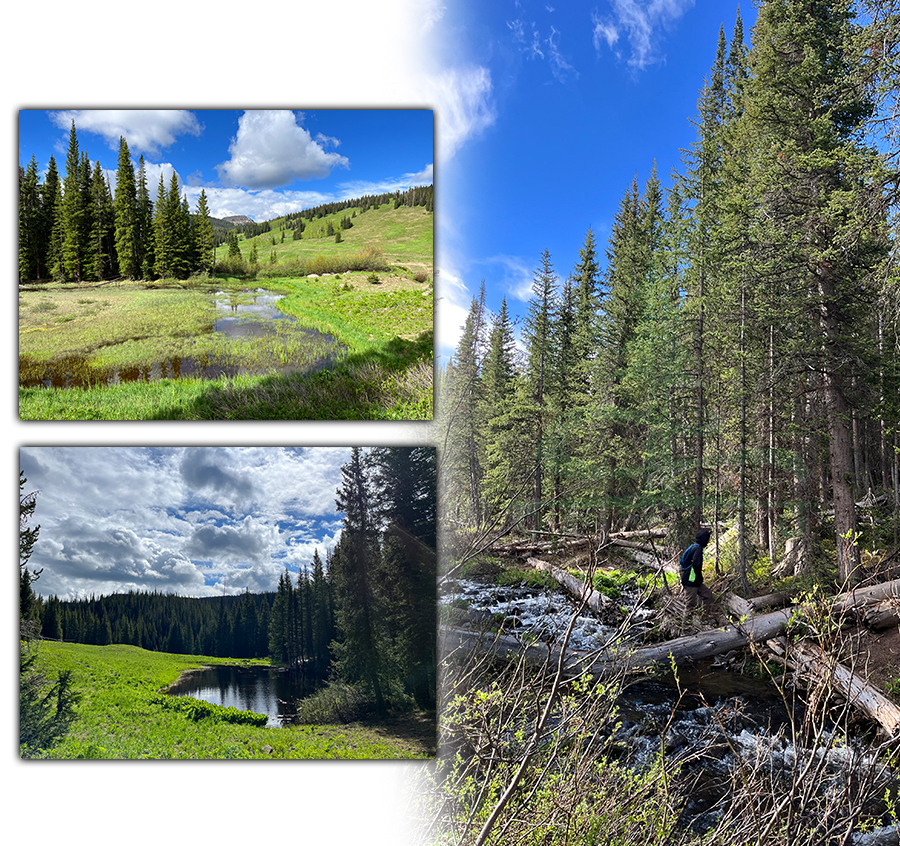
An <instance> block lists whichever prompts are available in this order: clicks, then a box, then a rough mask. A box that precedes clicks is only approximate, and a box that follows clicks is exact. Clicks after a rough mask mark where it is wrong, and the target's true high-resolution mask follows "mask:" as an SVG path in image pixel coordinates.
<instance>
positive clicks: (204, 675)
mask: <svg viewBox="0 0 900 846" xmlns="http://www.w3.org/2000/svg"><path fill="white" fill-rule="evenodd" d="M314 690H315V687H314V685H313V684H312V683H311V682H310V681H308V680H307V679H304V677H303V676H302V675H300V674H298V673H289V672H288V671H287V670H282V669H277V668H275V667H242V666H236V665H223V666H216V667H206V668H205V669H203V670H198V671H196V672H190V673H186V674H185V675H183V676H182V677H181V678H180V679H178V681H177V682H175V684H173V685H172V686H171V687H170V688H169V689H168V690H167V691H166V692H167V693H169V694H170V695H173V696H191V697H193V698H194V699H202V700H203V701H205V702H211V703H212V704H214V705H225V706H230V707H232V708H237V709H239V710H241V711H253V712H254V713H256V714H266V715H267V716H268V717H269V723H268V725H269V726H272V727H280V726H283V725H285V724H287V723H290V722H291V721H292V720H293V719H294V718H295V717H296V713H297V711H296V706H295V702H296V701H297V700H298V699H302V698H303V697H305V696H309V694H311V693H313V692H314Z"/></svg>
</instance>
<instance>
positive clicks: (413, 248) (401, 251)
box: [216, 203, 434, 277]
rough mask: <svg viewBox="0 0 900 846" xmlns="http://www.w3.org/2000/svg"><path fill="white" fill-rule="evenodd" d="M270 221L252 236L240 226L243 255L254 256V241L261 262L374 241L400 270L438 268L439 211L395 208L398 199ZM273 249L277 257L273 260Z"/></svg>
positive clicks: (350, 249) (337, 251)
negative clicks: (436, 228) (344, 224)
mask: <svg viewBox="0 0 900 846" xmlns="http://www.w3.org/2000/svg"><path fill="white" fill-rule="evenodd" d="M342 219H344V220H349V222H350V223H351V226H350V227H349V228H341V220H342ZM299 220H302V221H303V227H304V228H303V232H302V234H301V236H300V238H299V239H298V240H295V237H294V233H295V228H296V227H297V225H298V221H299ZM268 225H269V227H270V229H269V231H267V232H263V233H262V234H258V235H255V236H252V237H249V236H248V234H246V233H245V232H244V231H242V230H245V229H247V228H249V227H241V228H239V230H238V232H239V234H238V246H239V247H240V250H241V255H242V256H243V258H244V259H245V260H249V259H250V255H251V252H252V249H253V245H254V244H255V245H256V252H257V262H258V264H259V265H260V266H261V267H265V266H266V265H267V264H272V263H282V262H285V261H288V260H291V259H298V258H300V259H304V258H310V257H312V256H316V255H323V254H327V255H336V256H340V255H345V254H354V253H358V252H359V251H360V250H361V249H362V248H364V247H375V248H376V249H379V250H380V251H381V253H382V256H383V259H384V262H385V263H386V264H388V265H391V266H392V267H395V268H396V269H397V270H400V271H401V272H408V273H409V274H410V275H414V274H415V273H417V272H424V273H427V274H428V276H429V277H431V276H432V274H433V272H434V213H433V212H431V211H427V210H426V209H425V207H423V206H406V205H401V206H399V207H396V208H395V207H394V204H393V203H382V204H380V205H378V206H377V207H369V208H368V209H366V210H365V211H363V210H362V208H361V206H355V205H354V206H351V207H349V208H346V209H342V210H341V211H336V212H333V213H331V214H327V215H324V216H322V217H315V218H311V219H310V218H306V217H303V216H301V217H300V218H297V217H294V216H292V217H289V218H286V217H281V218H276V219H275V220H271V221H269V222H268ZM329 225H330V229H329ZM259 226H260V224H257V226H256V227H254V228H259ZM329 231H330V232H331V233H332V234H329ZM337 233H340V242H336V237H337ZM227 251H228V247H227V245H225V244H223V245H220V246H219V247H217V249H216V258H217V259H221V258H224V257H225V256H226V255H227ZM273 252H274V254H275V262H272V254H273Z"/></svg>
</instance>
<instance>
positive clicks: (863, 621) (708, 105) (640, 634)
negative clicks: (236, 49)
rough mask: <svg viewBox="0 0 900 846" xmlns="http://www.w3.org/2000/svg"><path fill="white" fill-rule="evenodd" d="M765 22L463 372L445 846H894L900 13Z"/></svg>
mask: <svg viewBox="0 0 900 846" xmlns="http://www.w3.org/2000/svg"><path fill="white" fill-rule="evenodd" d="M756 6H757V8H758V17H757V19H756V22H755V24H754V27H753V31H752V33H745V32H744V27H743V21H742V19H741V17H740V14H738V16H737V19H736V20H735V22H734V24H733V28H732V29H731V32H730V35H729V33H728V32H727V30H726V28H725V26H723V27H722V28H721V29H720V32H719V37H718V42H717V44H710V45H708V48H709V50H710V57H711V58H712V64H711V68H710V71H709V74H708V77H707V78H706V80H705V81H704V82H703V85H702V88H700V89H699V90H700V93H699V97H698V101H697V108H696V113H695V114H694V115H693V117H692V124H693V126H694V127H695V135H694V140H693V143H691V144H690V146H689V147H688V148H687V149H685V150H683V151H682V154H681V157H680V164H679V166H678V167H677V169H676V171H675V172H673V173H672V174H670V175H669V176H668V179H666V177H664V176H661V175H660V174H659V173H658V172H657V171H656V168H655V166H653V168H652V169H650V165H651V163H650V162H647V163H646V164H645V167H647V168H648V171H649V176H648V178H647V179H646V180H645V181H643V182H641V181H639V180H638V179H635V180H633V181H632V182H631V184H629V185H623V186H622V189H623V190H622V195H621V200H620V201H619V203H618V207H617V212H616V214H615V218H614V222H613V225H612V226H611V230H610V233H609V237H608V240H607V241H606V243H605V244H603V243H599V242H598V239H597V237H596V235H595V233H594V232H593V231H592V230H591V229H587V231H586V232H584V231H582V232H581V233H573V234H572V237H573V247H574V246H576V245H578V244H580V250H579V252H578V259H577V261H576V262H575V264H574V266H573V267H571V268H559V267H557V266H555V265H554V260H553V256H552V255H551V254H550V253H549V252H548V251H547V250H544V251H543V252H542V253H541V254H540V259H539V261H538V263H537V266H536V267H535V268H534V272H533V284H532V295H531V297H530V299H529V301H528V304H527V311H526V312H525V314H524V316H523V318H522V320H521V322H517V321H516V320H515V319H514V318H513V317H512V315H511V309H510V308H509V303H508V302H507V301H506V300H505V299H504V300H503V301H502V302H501V303H499V304H494V306H493V308H491V307H489V305H488V296H487V292H488V290H489V289H488V288H487V285H486V283H485V282H482V284H481V288H480V291H479V292H478V293H477V294H476V295H475V296H474V297H473V299H472V302H471V306H470V308H469V311H468V316H467V318H466V320H465V324H464V326H463V331H462V334H461V337H460V340H459V342H458V345H457V347H456V350H455V353H454V355H453V357H452V359H451V360H450V362H449V363H448V364H447V366H446V367H444V368H443V369H442V371H441V372H440V385H439V398H440V404H439V409H438V410H439V416H438V420H437V425H436V430H437V438H438V444H439V448H440V449H441V473H442V475H441V515H442V549H443V551H444V557H443V558H442V568H441V570H442V575H443V581H442V588H443V590H444V592H445V593H446V602H445V605H443V606H442V608H441V615H442V616H441V621H442V626H443V628H442V634H443V636H444V637H445V638H446V642H448V643H451V644H453V646H454V647H455V649H453V650H448V652H447V653H446V654H445V655H444V661H443V663H442V673H445V675H443V676H442V677H443V678H444V680H445V681H444V685H445V686H444V688H443V691H444V692H445V693H446V699H445V701H444V710H443V712H442V713H443V723H442V726H446V727H447V728H446V733H445V735H442V744H444V751H445V752H446V755H445V757H444V758H443V759H442V761H441V762H440V763H439V765H438V766H437V767H436V768H435V771H434V773H432V774H428V775H425V776H423V778H422V784H423V790H422V793H423V797H424V799H423V802H422V804H423V808H424V810H423V814H424V815H425V816H426V817H427V818H428V820H429V822H428V824H429V826H430V827H431V830H433V831H437V832H439V834H438V836H437V837H436V840H435V842H438V843H446V844H450V843H452V844H454V846H463V844H475V846H482V844H490V843H512V842H516V843H541V844H547V843H554V844H585V845H586V844H593V843H599V842H603V843H607V844H623V846H624V844H632V843H648V844H649V843H659V844H662V843H665V844H684V846H687V844H700V843H703V844H706V846H719V844H721V846H734V844H755V846H763V844H766V846H776V844H777V846H798V844H805V846H822V845H823V844H839V843H841V844H847V843H873V844H874V843H877V844H888V843H890V844H896V843H897V836H898V830H900V828H898V825H900V815H898V804H897V803H898V798H900V778H898V772H900V761H898V757H897V749H898V747H897V737H898V734H900V678H898V676H900V671H898V665H897V660H896V655H897V654H898V650H900V631H898V628H897V623H898V619H900V617H898V615H897V613H896V610H897V608H898V597H900V264H898V238H900V227H898V211H900V206H898V200H900V120H898V118H900V97H898V92H900V85H898V80H900V76H898V72H900V6H898V4H897V2H896V0H860V2H848V0H759V2H757V3H756ZM698 82H699V81H698ZM575 131H577V125H576V129H575ZM579 199H580V198H579ZM536 202H537V200H536ZM540 246H541V245H539V244H538V245H535V248H536V250H538V249H540ZM488 284H489V283H488ZM695 537H696V538H697V545H696V546H689V544H691V542H692V541H693V540H694V538H695ZM707 539H708V545H706V547H705V550H704V545H705V542H706V540H707ZM686 549H691V550H694V552H692V555H696V556H698V559H699V560H700V561H702V569H703V571H704V576H702V577H701V580H700V582H699V583H696V582H695V583H693V584H692V583H691V582H690V579H689V575H690V576H695V575H696V573H695V570H694V569H693V568H687V569H685V568H684V567H683V565H682V564H681V561H682V560H683V559H682V558H681V555H682V552H683V551H685V550H686ZM703 590H705V591H706V593H705V594H704V593H702V592H701V591H703ZM692 591H693V593H692ZM534 597H537V598H538V599H537V600H535V599H534ZM560 597H562V599H560ZM691 600H696V602H695V603H692V601H691ZM559 607H562V608H563V609H564V610H563V611H557V610H556V609H557V608H559ZM544 609H547V610H544ZM551 609H552V613H551ZM773 609H775V610H773ZM486 612H488V613H490V614H491V619H492V623H491V624H488V626H490V627H489V628H486V624H485V623H484V620H483V615H484V614H485V613H486ZM878 613H884V615H885V616H884V617H883V618H881V619H876V614H878ZM526 616H527V617H529V620H528V621H527V623H526V622H525V618H526ZM487 644H490V648H488V646H487ZM498 655H502V656H503V658H504V659H507V660H497V656H498ZM888 714H890V715H891V716H890V718H888V717H887V715H888Z"/></svg>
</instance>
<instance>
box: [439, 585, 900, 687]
mask: <svg viewBox="0 0 900 846" xmlns="http://www.w3.org/2000/svg"><path fill="white" fill-rule="evenodd" d="M892 596H894V597H900V579H895V580H894V581H891V582H884V583H882V584H879V585H873V586H872V587H868V588H858V589H855V590H853V591H849V592H848V593H845V594H841V595H840V596H838V597H836V598H835V599H834V601H833V602H832V603H831V607H832V611H834V612H836V613H838V614H843V613H848V612H849V611H851V610H852V609H853V608H854V607H858V606H859V605H864V604H867V603H869V602H874V601H877V600H879V599H886V598H888V597H892ZM797 610H798V609H797V607H796V606H791V607H789V608H782V609H779V610H776V611H770V612H768V613H767V614H761V615H759V616H757V617H749V618H747V619H744V620H740V621H738V622H737V623H729V624H728V625H726V626H724V627H723V628H718V629H711V630H706V631H703V632H700V633H698V634H693V635H685V636H683V637H678V638H674V639H673V640H668V641H665V642H664V643H659V644H654V645H652V646H643V647H640V648H637V649H631V650H629V651H626V650H624V649H621V650H618V651H616V650H612V651H607V652H605V653H603V654H602V655H600V656H597V655H595V654H590V655H589V654H585V653H576V652H575V651H574V650H569V653H570V655H569V656H567V660H566V665H567V667H570V668H571V669H572V671H573V672H578V671H586V672H589V673H591V674H592V675H594V676H608V675H609V674H611V673H615V672H619V671H624V672H626V673H633V672H641V671H653V670H655V669H658V668H663V669H668V667H669V666H670V665H671V663H672V662H673V661H674V663H675V664H683V663H685V662H687V661H697V660H703V659H706V658H713V657H715V656H716V655H721V654H723V653H725V652H730V651H731V650H734V649H743V648H745V647H746V646H748V645H749V644H750V643H757V642H764V641H766V640H769V639H770V638H774V637H776V636H777V635H779V634H781V633H782V631H783V630H784V627H785V626H786V625H787V623H788V621H789V620H790V619H791V617H792V616H793V615H794V614H795V613H796V612H797ZM458 632H459V636H457V635H453V634H452V632H451V630H449V629H448V630H447V633H448V638H449V639H448V644H450V645H453V644H454V643H455V646H454V648H457V647H459V646H462V645H464V644H465V643H469V644H474V643H478V644H481V646H484V642H485V641H484V637H483V635H480V634H479V633H477V632H474V633H473V632H464V631H463V630H458ZM490 651H492V652H495V653H496V654H498V655H499V654H505V655H510V654H521V653H523V652H524V653H528V654H526V660H531V659H532V658H534V659H535V660H546V659H547V657H548V648H547V647H546V645H545V644H541V645H539V644H527V645H526V644H523V642H522V641H520V640H519V639H518V638H513V637H509V636H497V637H496V638H493V640H492V642H491V644H490ZM557 657H558V656H557Z"/></svg>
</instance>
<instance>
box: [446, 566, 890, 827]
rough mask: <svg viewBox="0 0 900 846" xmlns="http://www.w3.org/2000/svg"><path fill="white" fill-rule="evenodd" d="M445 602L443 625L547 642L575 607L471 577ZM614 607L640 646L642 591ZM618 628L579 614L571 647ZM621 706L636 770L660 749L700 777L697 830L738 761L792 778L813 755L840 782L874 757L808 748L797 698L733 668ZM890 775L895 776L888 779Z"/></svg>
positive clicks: (547, 594)
mask: <svg viewBox="0 0 900 846" xmlns="http://www.w3.org/2000/svg"><path fill="white" fill-rule="evenodd" d="M440 602H441V604H442V606H444V607H445V608H446V609H447V610H446V611H445V613H444V615H442V616H443V617H444V618H445V619H447V618H448V612H449V613H450V614H451V616H450V617H449V619H451V620H452V619H453V616H452V615H454V614H455V615H457V616H460V615H462V616H465V617H466V618H467V619H468V620H470V621H472V622H473V623H474V624H475V625H476V626H485V627H488V628H490V627H491V626H496V625H498V624H501V623H502V625H503V627H504V630H506V631H508V632H510V631H511V632H515V633H517V634H520V635H521V634H527V635H528V636H535V637H538V638H540V639H543V640H558V639H559V637H560V636H561V635H562V634H563V633H564V632H565V629H566V627H567V626H568V625H569V622H570V620H571V618H572V613H573V607H572V602H571V600H570V599H569V598H568V597H567V596H566V595H565V594H564V593H563V592H562V591H555V590H547V589H543V588H532V587H527V586H524V585H522V586H514V587H508V586H497V585H493V584H489V583H483V582H478V581H472V580H460V581H458V582H454V583H452V585H450V586H449V587H448V588H446V589H445V591H444V593H443V595H442V597H441V599H440ZM618 603H619V604H620V605H621V606H622V615H621V616H622V618H624V615H625V612H626V611H630V612H631V614H632V620H633V621H634V623H635V625H634V627H633V628H632V629H630V630H629V633H628V635H627V638H628V640H629V641H631V642H635V645H637V643H636V641H640V639H641V638H642V636H643V634H644V633H646V632H647V631H648V630H649V629H650V628H651V627H652V621H651V617H652V611H650V610H648V609H646V608H642V607H640V595H639V593H638V592H636V591H629V590H627V589H626V590H625V591H623V593H622V595H621V596H620V597H619V600H618ZM451 609H455V610H453V611H451ZM617 631H618V627H617V625H616V624H615V621H610V622H603V621H601V620H597V619H595V618H594V617H593V616H592V615H591V614H590V613H586V614H582V615H580V616H579V617H577V618H576V622H575V625H574V627H573V630H572V636H571V639H570V648H572V649H575V650H578V651H583V652H594V651H599V650H603V649H604V648H607V647H608V646H609V645H610V644H611V643H612V642H613V641H614V640H615V639H616V637H617ZM617 706H618V709H619V715H620V719H619V721H618V723H617V726H616V728H615V730H614V733H613V734H612V736H611V740H612V741H613V742H614V744H615V746H616V748H617V749H619V750H620V751H621V755H622V758H623V760H625V761H627V762H628V764H629V765H630V766H632V767H634V768H635V769H637V770H642V769H645V768H647V767H649V766H651V765H652V764H653V763H654V762H655V761H656V760H657V759H658V756H659V754H660V752H661V751H662V752H663V754H664V756H665V760H666V761H668V762H671V763H672V764H674V763H675V762H680V761H688V762H689V763H688V764H687V766H689V767H691V768H692V769H693V771H694V772H695V773H697V774H698V782H697V785H698V786H697V789H696V791H695V793H694V794H693V795H692V798H691V800H690V802H689V804H688V807H687V809H686V812H685V819H686V820H690V825H691V826H692V827H693V828H695V829H697V830H698V831H702V830H703V829H704V827H706V826H707V825H708V824H709V823H710V822H711V821H712V820H711V818H709V809H710V808H711V807H713V806H714V804H715V802H716V801H717V800H718V799H720V798H721V797H722V795H723V791H724V789H725V785H726V784H727V782H728V780H729V778H730V776H731V774H732V773H733V772H735V771H736V769H737V768H738V765H739V764H740V763H741V762H744V763H748V762H749V763H755V762H759V761H763V762H764V765H765V766H766V767H767V768H768V771H769V772H772V773H775V774H777V773H785V774H788V773H790V772H791V771H792V769H794V768H796V767H797V766H798V764H802V762H803V761H805V760H808V759H809V758H810V757H811V756H817V757H818V758H822V757H824V759H825V761H826V763H827V772H828V773H829V778H832V779H833V780H834V784H839V783H842V781H843V780H846V779H848V778H851V777H852V774H853V772H854V769H855V768H858V767H860V766H862V765H867V764H868V763H870V761H871V758H870V757H867V756H868V755H869V747H868V743H867V739H866V738H865V737H860V738H857V739H854V738H850V739H849V740H847V739H844V738H841V737H839V736H838V735H837V734H835V733H833V732H831V731H829V732H826V734H825V736H824V737H822V738H820V745H819V746H817V747H809V746H806V745H804V744H803V743H802V741H801V740H800V739H798V738H796V737H794V736H792V733H791V731H790V728H791V726H797V725H801V724H802V719H803V704H802V701H801V700H800V699H799V698H798V700H797V701H796V702H791V703H786V701H785V698H784V697H783V696H782V695H781V694H780V693H779V692H778V690H776V688H775V687H774V685H772V684H771V683H769V682H766V681H763V680H759V679H756V678H753V677H749V676H747V675H744V674H741V673H738V672H734V671H731V670H729V669H727V667H726V665H723V664H721V663H719V662H716V661H706V662H704V663H702V664H700V665H698V666H697V667H695V668H692V669H686V668H683V669H680V670H679V677H678V680H677V682H676V680H675V678H674V677H673V676H672V675H671V674H669V675H668V676H663V677H660V678H656V679H653V680H646V681H640V682H637V683H635V684H631V685H630V686H628V687H626V689H625V690H624V692H623V693H622V695H621V696H620V698H619V700H618V702H617ZM698 753H699V755H698ZM885 778H886V780H887V781H888V782H889V781H890V780H891V777H890V776H889V774H886V775H885ZM823 789H828V785H824V786H823ZM865 842H866V841H865V839H859V838H857V839H856V840H854V843H859V844H862V843H865Z"/></svg>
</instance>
